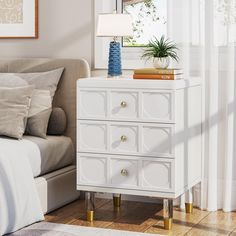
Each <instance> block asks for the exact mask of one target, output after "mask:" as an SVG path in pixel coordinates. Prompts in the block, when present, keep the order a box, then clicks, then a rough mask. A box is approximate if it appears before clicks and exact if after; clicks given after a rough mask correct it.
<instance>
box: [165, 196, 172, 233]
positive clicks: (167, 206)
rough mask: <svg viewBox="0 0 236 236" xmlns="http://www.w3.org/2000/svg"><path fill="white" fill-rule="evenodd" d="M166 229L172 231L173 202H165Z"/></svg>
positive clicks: (166, 200)
mask: <svg viewBox="0 0 236 236" xmlns="http://www.w3.org/2000/svg"><path fill="white" fill-rule="evenodd" d="M163 218H164V229H166V230H171V229H172V225H173V200H169V199H164V200H163Z"/></svg>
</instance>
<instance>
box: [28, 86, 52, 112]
mask: <svg viewBox="0 0 236 236" xmlns="http://www.w3.org/2000/svg"><path fill="white" fill-rule="evenodd" d="M50 108H52V100H51V96H50V91H49V90H39V89H35V90H34V91H33V95H32V99H31V103H30V109H29V115H28V117H32V116H35V115H37V114H38V113H40V112H42V111H45V110H48V109H50Z"/></svg>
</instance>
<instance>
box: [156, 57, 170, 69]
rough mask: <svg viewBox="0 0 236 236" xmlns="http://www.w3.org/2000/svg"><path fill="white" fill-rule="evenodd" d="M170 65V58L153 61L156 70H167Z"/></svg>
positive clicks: (158, 58)
mask: <svg viewBox="0 0 236 236" xmlns="http://www.w3.org/2000/svg"><path fill="white" fill-rule="evenodd" d="M169 64H170V58H169V57H155V58H154V60H153V66H154V68H156V69H166V68H167V67H168V66H169Z"/></svg>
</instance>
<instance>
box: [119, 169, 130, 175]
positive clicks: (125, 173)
mask: <svg viewBox="0 0 236 236" xmlns="http://www.w3.org/2000/svg"><path fill="white" fill-rule="evenodd" d="M120 173H121V175H122V176H128V174H129V172H128V170H126V169H123V170H121V172H120Z"/></svg>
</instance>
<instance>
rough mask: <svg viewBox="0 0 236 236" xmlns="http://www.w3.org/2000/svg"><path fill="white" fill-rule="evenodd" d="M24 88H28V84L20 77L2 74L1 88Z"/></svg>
mask: <svg viewBox="0 0 236 236" xmlns="http://www.w3.org/2000/svg"><path fill="white" fill-rule="evenodd" d="M24 86H28V83H27V82H26V81H25V80H24V79H22V78H20V77H19V76H16V75H13V74H1V73H0V87H6V88H16V87H24Z"/></svg>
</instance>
